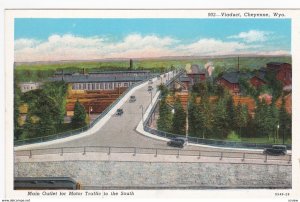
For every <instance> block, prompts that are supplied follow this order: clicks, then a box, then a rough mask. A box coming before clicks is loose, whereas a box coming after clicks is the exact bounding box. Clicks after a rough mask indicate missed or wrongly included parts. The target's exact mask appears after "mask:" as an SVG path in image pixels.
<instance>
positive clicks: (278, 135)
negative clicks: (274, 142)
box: [276, 124, 279, 139]
mask: <svg viewBox="0 0 300 202" xmlns="http://www.w3.org/2000/svg"><path fill="white" fill-rule="evenodd" d="M278 138H279V124H278V125H277V138H276V139H278Z"/></svg>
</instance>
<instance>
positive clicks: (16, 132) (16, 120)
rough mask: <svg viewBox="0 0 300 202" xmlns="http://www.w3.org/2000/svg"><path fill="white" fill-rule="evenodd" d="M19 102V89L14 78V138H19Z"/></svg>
mask: <svg viewBox="0 0 300 202" xmlns="http://www.w3.org/2000/svg"><path fill="white" fill-rule="evenodd" d="M20 104H21V90H20V88H19V87H18V85H17V81H16V79H15V80H14V139H19V136H20V134H21V130H20V125H19V116H20V110H19V106H20Z"/></svg>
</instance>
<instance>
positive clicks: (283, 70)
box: [266, 62, 292, 86]
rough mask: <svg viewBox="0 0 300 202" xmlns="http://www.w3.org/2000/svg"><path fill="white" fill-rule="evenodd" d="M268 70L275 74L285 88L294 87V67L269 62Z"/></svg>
mask: <svg viewBox="0 0 300 202" xmlns="http://www.w3.org/2000/svg"><path fill="white" fill-rule="evenodd" d="M266 70H267V71H268V72H274V73H275V74H276V78H277V79H278V80H279V81H281V82H282V84H283V85H284V86H289V85H292V65H291V64H289V63H284V62H269V63H267V68H266Z"/></svg>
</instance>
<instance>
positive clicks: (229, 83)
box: [216, 71, 252, 95]
mask: <svg viewBox="0 0 300 202" xmlns="http://www.w3.org/2000/svg"><path fill="white" fill-rule="evenodd" d="M251 77H252V75H251V74H250V73H244V72H240V71H234V72H226V73H224V74H223V75H222V76H221V77H220V78H218V79H217V81H216V82H217V83H218V84H220V85H222V86H224V87H225V88H227V89H228V90H229V92H230V93H231V94H233V95H239V94H240V79H245V80H249V79H250V78H251Z"/></svg>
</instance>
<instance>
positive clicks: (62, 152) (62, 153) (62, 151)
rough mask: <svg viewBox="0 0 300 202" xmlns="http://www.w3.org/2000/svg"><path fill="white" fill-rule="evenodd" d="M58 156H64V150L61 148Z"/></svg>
mask: <svg viewBox="0 0 300 202" xmlns="http://www.w3.org/2000/svg"><path fill="white" fill-rule="evenodd" d="M60 155H61V156H62V155H64V148H63V147H62V148H61V153H60Z"/></svg>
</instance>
